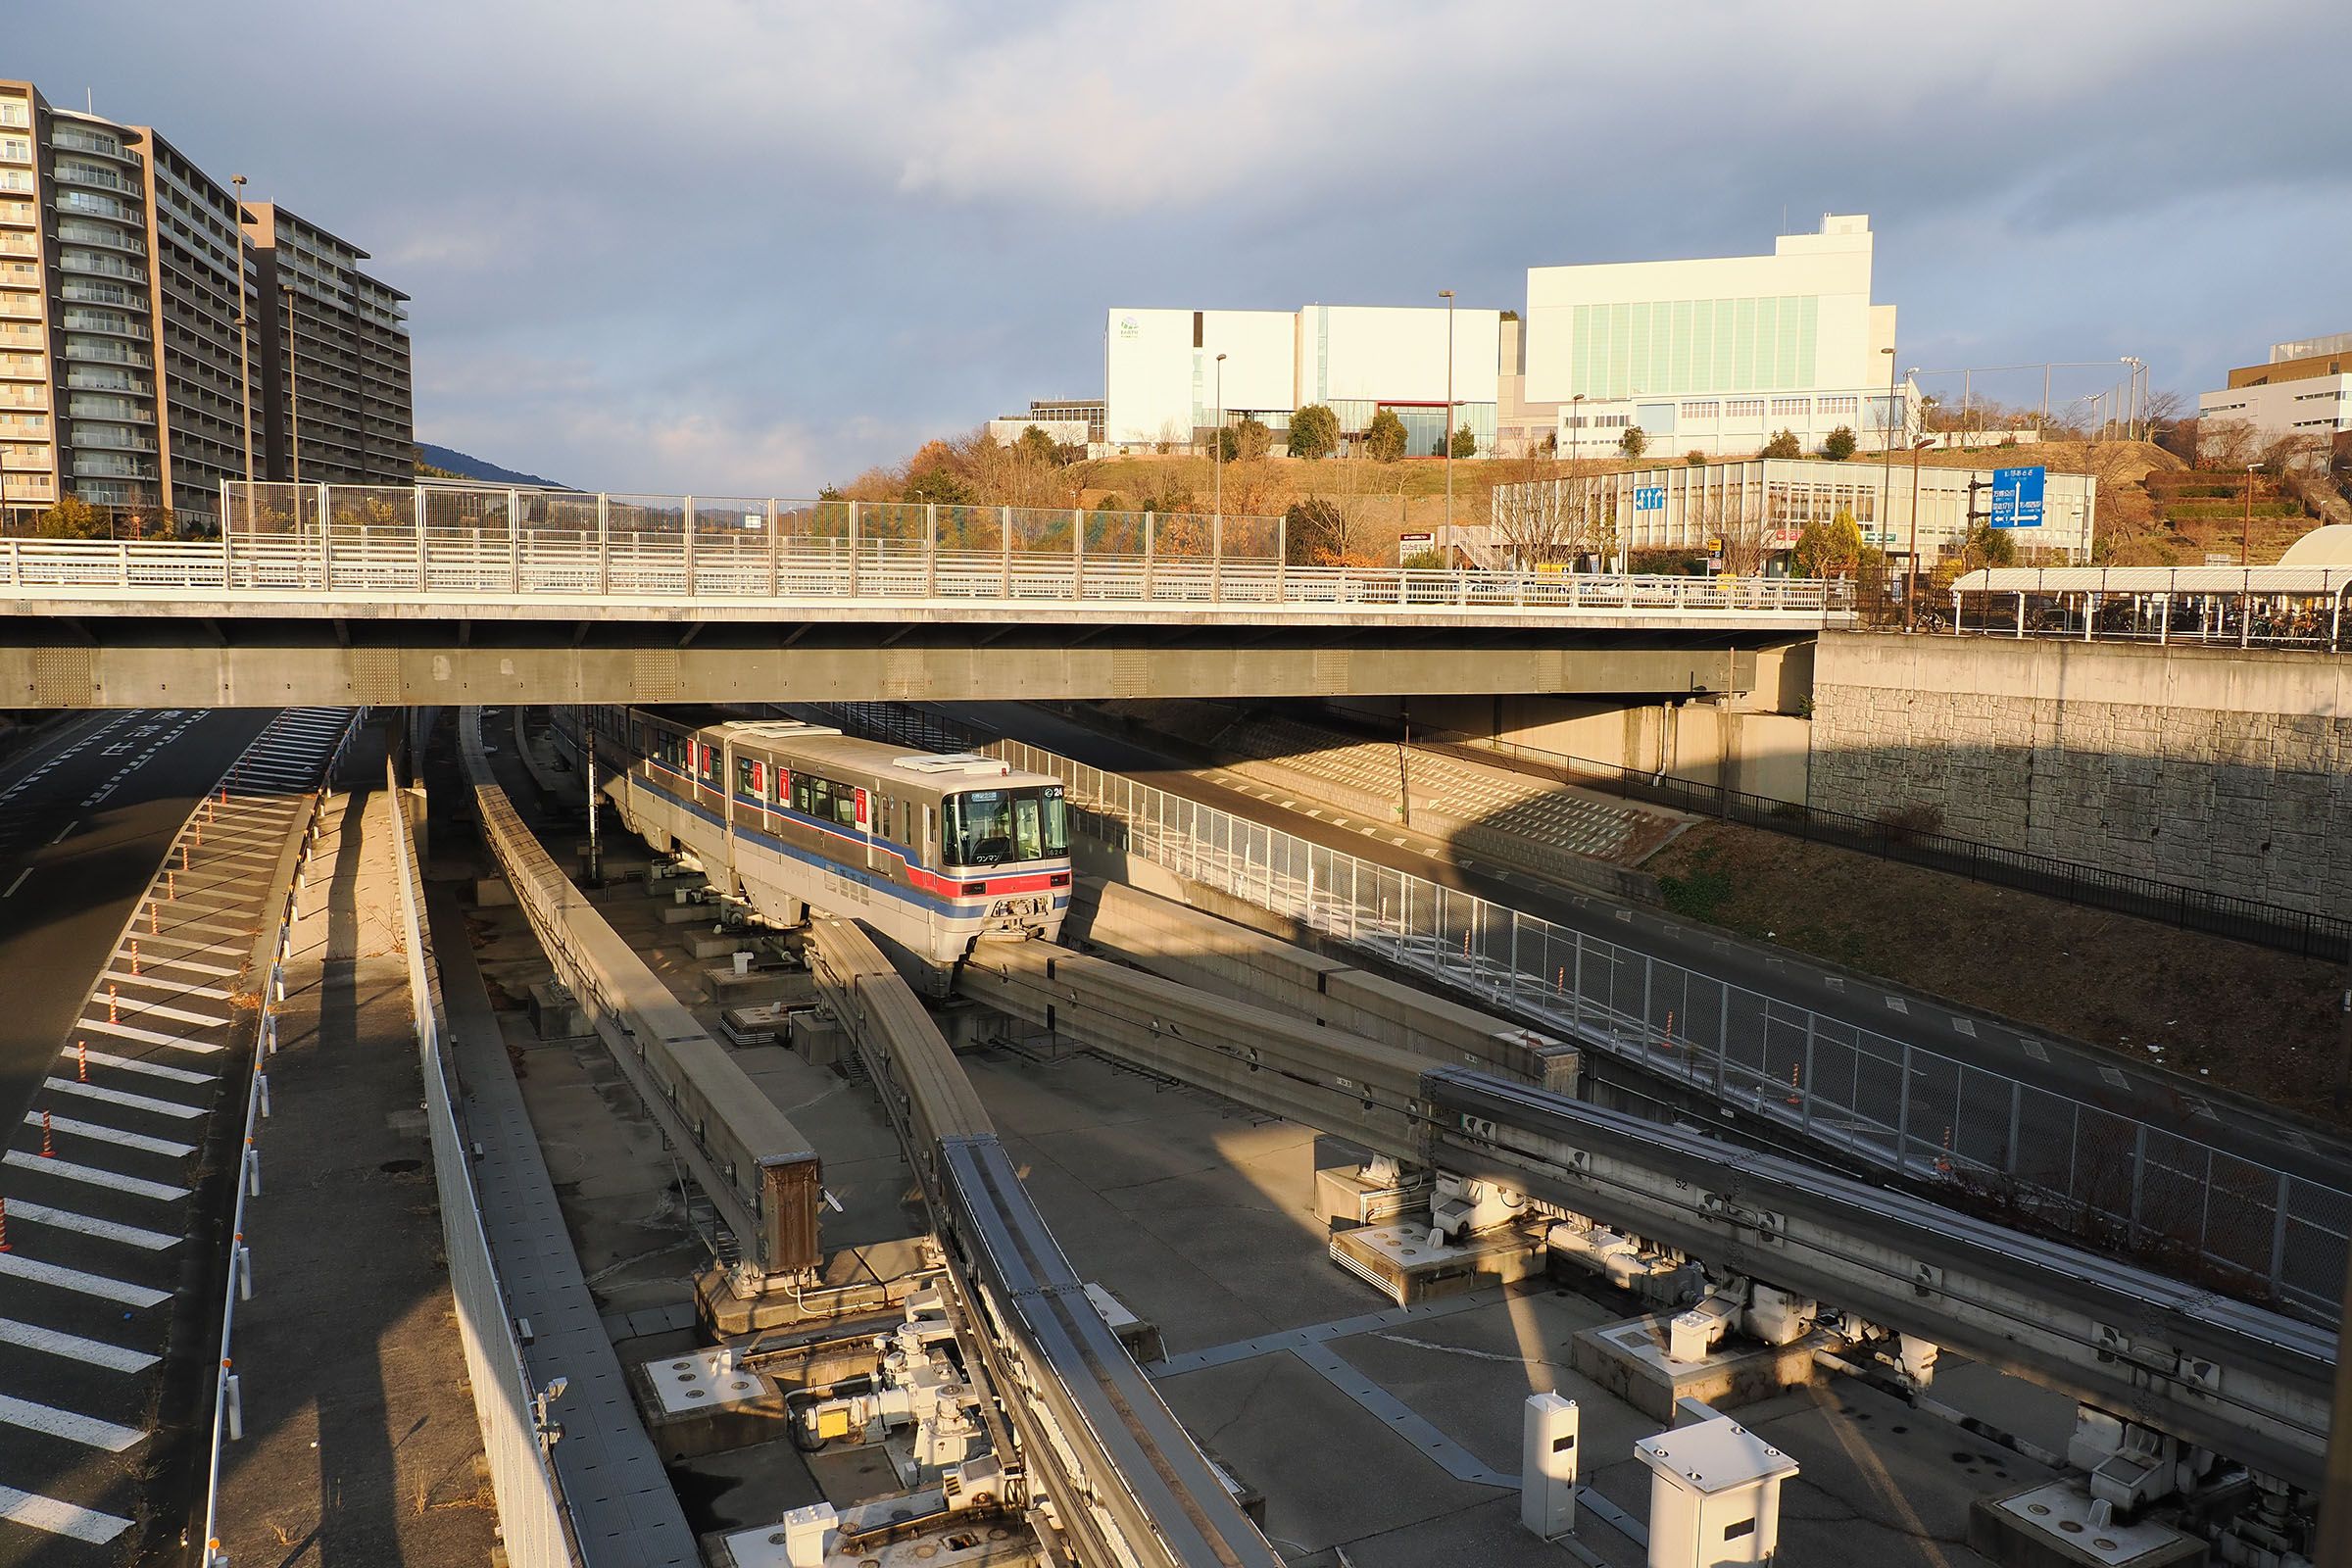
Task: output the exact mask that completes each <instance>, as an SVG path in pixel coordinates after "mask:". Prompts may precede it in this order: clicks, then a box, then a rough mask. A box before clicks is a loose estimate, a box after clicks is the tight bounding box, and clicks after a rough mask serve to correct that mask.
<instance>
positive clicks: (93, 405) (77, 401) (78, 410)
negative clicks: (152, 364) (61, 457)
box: [0, 397, 155, 420]
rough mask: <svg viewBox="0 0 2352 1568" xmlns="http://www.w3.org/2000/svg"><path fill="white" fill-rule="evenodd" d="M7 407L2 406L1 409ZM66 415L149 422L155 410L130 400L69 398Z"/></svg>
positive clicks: (81, 417)
mask: <svg viewBox="0 0 2352 1568" xmlns="http://www.w3.org/2000/svg"><path fill="white" fill-rule="evenodd" d="M6 406H7V405H5V404H0V408H5V407H6ZM66 413H67V414H68V415H70V416H71V417H73V418H76V419H135V420H148V419H153V418H154V417H155V411H154V410H153V409H149V408H144V407H142V406H140V405H139V404H136V403H133V402H131V401H130V400H129V399H128V398H91V397H77V398H69V399H67V400H66Z"/></svg>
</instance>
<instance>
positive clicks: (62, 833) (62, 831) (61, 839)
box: [49, 816, 81, 844]
mask: <svg viewBox="0 0 2352 1568" xmlns="http://www.w3.org/2000/svg"><path fill="white" fill-rule="evenodd" d="M79 826H81V818H80V817H78V816H77V817H75V818H74V819H73V821H71V822H68V823H67V824H66V825H65V826H64V827H61V828H59V829H58V830H57V837H55V838H53V839H51V840H50V841H49V842H50V843H52V844H63V843H65V842H66V835H67V834H69V833H71V832H73V830H74V829H75V828H77V827H79Z"/></svg>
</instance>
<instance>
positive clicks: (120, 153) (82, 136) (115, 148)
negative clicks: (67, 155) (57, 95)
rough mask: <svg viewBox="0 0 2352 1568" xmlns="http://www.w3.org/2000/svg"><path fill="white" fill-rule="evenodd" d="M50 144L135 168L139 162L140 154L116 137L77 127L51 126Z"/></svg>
mask: <svg viewBox="0 0 2352 1568" xmlns="http://www.w3.org/2000/svg"><path fill="white" fill-rule="evenodd" d="M49 144H50V145H51V146H53V147H62V148H64V149H65V150H66V151H68V152H76V153H89V154H91V155H93V156H95V157H99V158H111V159H113V160H114V161H115V162H117V163H119V164H129V165H131V166H132V167H134V168H135V167H136V166H137V164H138V161H139V159H138V154H136V153H134V152H132V151H131V150H130V149H129V148H127V147H125V146H123V144H122V143H121V142H120V141H117V140H116V139H115V138H114V137H112V136H101V135H99V134H98V133H96V132H95V131H88V130H83V129H81V128H80V127H79V126H77V125H53V126H51V127H50V130H49Z"/></svg>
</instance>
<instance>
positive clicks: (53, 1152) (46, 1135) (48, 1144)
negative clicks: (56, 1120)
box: [41, 1110, 57, 1159]
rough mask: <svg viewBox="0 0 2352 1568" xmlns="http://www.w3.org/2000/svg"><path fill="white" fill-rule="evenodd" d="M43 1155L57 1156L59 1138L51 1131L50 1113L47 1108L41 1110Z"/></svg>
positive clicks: (50, 1157)
mask: <svg viewBox="0 0 2352 1568" xmlns="http://www.w3.org/2000/svg"><path fill="white" fill-rule="evenodd" d="M41 1157H42V1158H43V1159H55V1158H56V1157H57V1140H56V1139H55V1137H53V1136H52V1135H51V1133H50V1131H49V1113H48V1112H47V1111H45V1110H44V1111H42V1112H41Z"/></svg>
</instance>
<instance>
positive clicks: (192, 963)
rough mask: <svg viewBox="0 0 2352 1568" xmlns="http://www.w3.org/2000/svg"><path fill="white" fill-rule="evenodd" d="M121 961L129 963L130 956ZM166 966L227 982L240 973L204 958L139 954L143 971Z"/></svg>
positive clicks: (208, 950) (135, 977) (142, 940)
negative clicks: (189, 970) (226, 980)
mask: <svg viewBox="0 0 2352 1568" xmlns="http://www.w3.org/2000/svg"><path fill="white" fill-rule="evenodd" d="M135 940H137V941H140V942H144V941H146V940H147V939H146V938H145V937H139V938H136V939H135ZM190 951H191V952H195V953H206V952H210V951H211V950H210V949H207V948H194V949H191V950H190ZM121 961H123V962H127V961H129V955H128V954H123V955H122V956H121ZM166 966H169V967H171V968H173V969H192V970H194V971H195V972H196V973H198V974H209V975H213V976H216V977H218V978H220V979H223V980H225V979H229V978H231V977H233V976H235V975H236V974H237V973H238V972H239V971H237V970H235V969H231V968H230V967H228V965H226V964H224V963H207V962H205V961H204V960H203V959H202V958H166V957H161V956H150V955H148V954H147V953H146V952H145V951H144V950H141V952H140V954H139V967H140V969H142V970H146V969H155V968H162V967H166ZM109 972H110V973H115V974H121V973H124V972H125V971H123V970H120V969H118V970H111V971H109ZM131 978H132V979H134V980H136V979H138V978H140V977H139V976H138V975H132V976H131Z"/></svg>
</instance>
